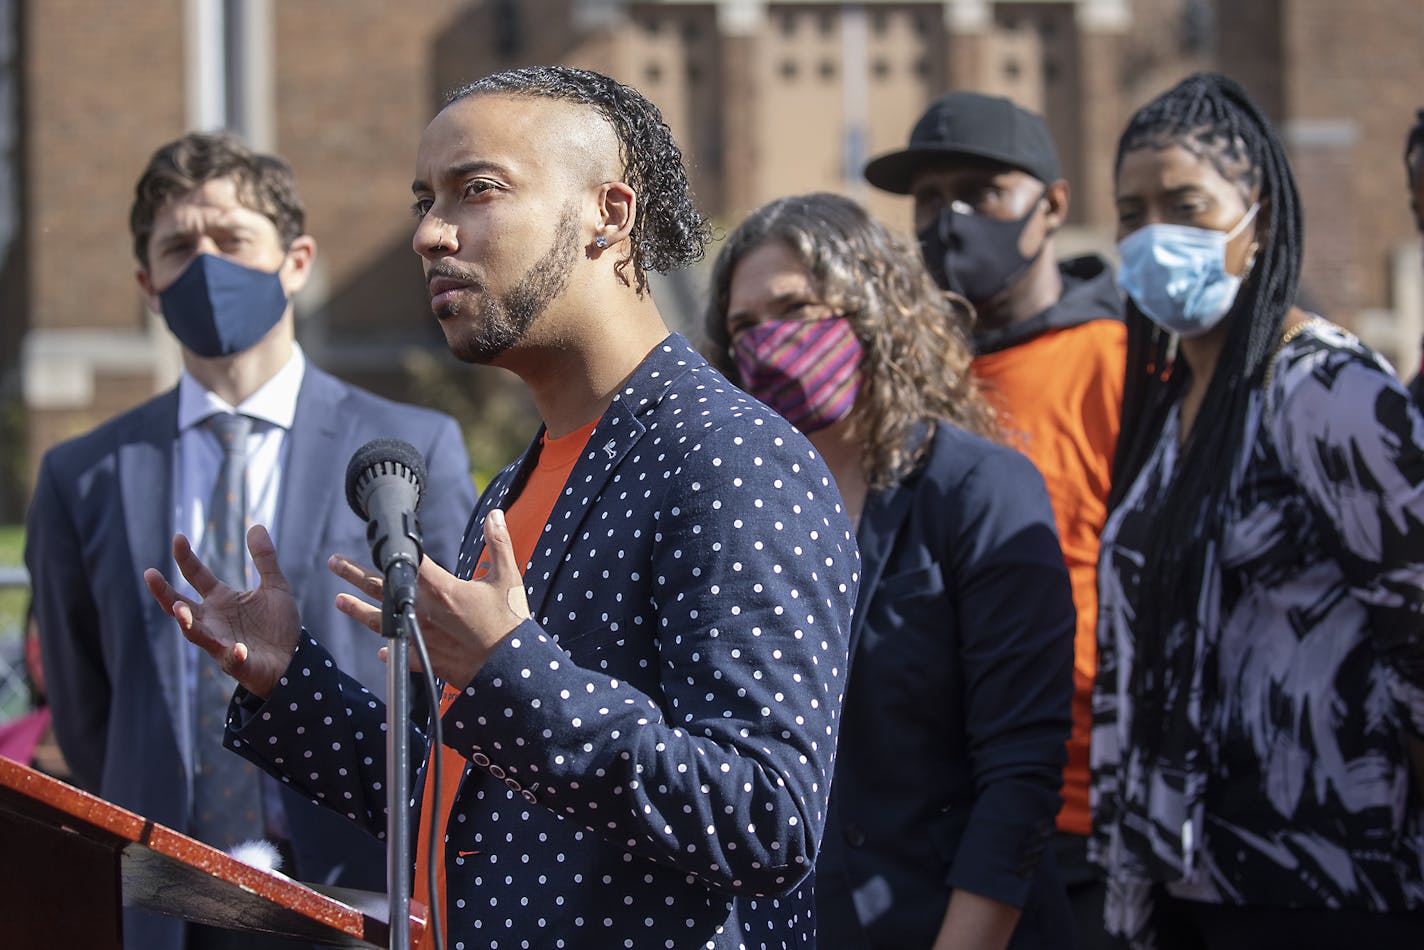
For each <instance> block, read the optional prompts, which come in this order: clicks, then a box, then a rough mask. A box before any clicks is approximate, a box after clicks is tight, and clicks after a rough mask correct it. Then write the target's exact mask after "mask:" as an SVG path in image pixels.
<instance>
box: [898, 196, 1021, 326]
mask: <svg viewBox="0 0 1424 950" xmlns="http://www.w3.org/2000/svg"><path fill="white" fill-rule="evenodd" d="M1042 200H1043V199H1042V197H1041V196H1040V197H1039V199H1038V201H1035V202H1034V203H1033V207H1031V208H1029V210H1028V213H1027V214H1025V215H1024V216H1023V217H1022V218H1017V219H1015V220H1012V221H998V220H995V219H994V218H986V217H984V216H983V215H978V214H964V213H963V212H960V211H955V210H954V209H953V208H945V209H944V210H943V211H941V212H940V213H939V217H938V218H936V219H935V221H934V223H933V224H931V225H930V226H929V227H927V228H925V229H924V230H923V231H921V232H920V233H919V235H918V237H919V239H920V252H921V253H922V254H923V255H924V258H925V266H926V268H928V270H929V272H930V276H932V277H933V278H934V279H935V283H937V284H939V286H940V288H941V289H943V290H949V291H953V292H954V293H957V294H960V295H961V296H963V297H966V298H968V299H969V302H970V303H972V304H975V305H978V304H982V303H983V302H984V301H986V300H989V299H990V298H992V297H993V296H994V295H995V294H997V293H999V292H1000V291H1001V290H1003V289H1004V288H1005V287H1008V286H1009V285H1010V284H1012V283H1013V282H1014V281H1016V280H1018V279H1019V278H1020V277H1021V276H1023V273H1024V271H1026V270H1028V269H1029V267H1031V266H1032V265H1033V262H1034V261H1036V260H1038V258H1039V255H1041V254H1042V253H1043V246H1044V245H1043V244H1040V245H1039V246H1038V250H1037V251H1035V252H1034V255H1033V256H1032V257H1024V256H1023V254H1021V253H1020V252H1019V238H1020V237H1021V236H1022V235H1023V231H1024V228H1025V227H1027V226H1028V219H1029V218H1031V217H1033V213H1034V212H1035V211H1037V210H1038V203H1039V201H1042ZM1046 243H1047V242H1046V241H1045V242H1044V244H1046Z"/></svg>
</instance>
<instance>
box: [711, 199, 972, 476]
mask: <svg viewBox="0 0 1424 950" xmlns="http://www.w3.org/2000/svg"><path fill="white" fill-rule="evenodd" d="M771 243H779V244H782V245H784V246H785V247H786V248H788V249H789V250H790V251H791V252H792V253H793V254H794V255H795V257H796V258H797V260H799V261H800V262H801V265H802V266H803V267H805V268H806V270H807V272H808V273H810V275H811V278H812V281H813V284H814V286H815V288H816V290H817V293H818V294H819V296H820V302H822V303H824V304H826V305H827V306H829V307H830V308H831V309H832V310H834V311H836V312H837V313H839V314H844V315H845V316H846V317H847V318H848V319H849V320H850V323H851V326H852V328H853V329H854V331H855V335H856V338H857V339H858V340H859V341H860V345H861V348H862V350H863V356H862V360H861V367H860V368H861V373H862V379H861V386H860V392H859V394H858V395H857V397H856V402H855V412H854V415H853V416H852V417H851V425H852V426H853V427H854V428H853V436H854V437H855V438H856V439H857V440H859V441H860V442H861V444H862V445H864V446H865V452H864V458H865V476H866V480H867V481H868V482H869V483H870V485H871V487H872V488H886V487H889V486H891V485H893V484H895V483H896V482H898V481H900V480H901V479H903V478H904V477H905V476H906V475H908V474H909V473H910V472H911V471H912V470H913V469H914V467H915V466H916V464H917V463H918V462H919V460H920V459H921V458H922V457H923V455H924V453H925V450H926V448H927V441H926V439H925V435H927V434H928V433H927V432H926V423H932V422H934V421H937V420H943V421H946V422H950V423H953V424H954V425H957V426H959V427H960V428H963V429H967V430H969V431H970V432H974V433H976V434H978V435H982V436H985V437H988V438H992V439H997V438H998V429H997V426H996V423H995V419H994V412H993V410H992V409H991V408H990V406H989V404H988V402H987V401H986V400H985V399H984V397H983V395H982V394H981V393H980V391H979V388H978V384H977V383H976V382H975V380H974V378H973V377H972V376H971V375H970V373H969V363H970V361H971V359H972V355H971V353H970V350H969V344H968V342H967V340H966V333H967V332H968V327H969V324H970V323H971V322H972V319H973V311H972V309H971V308H970V306H969V303H968V301H966V300H964V298H962V297H959V296H956V295H953V294H946V293H944V292H943V291H941V290H940V289H939V287H937V286H936V285H935V283H934V281H933V279H931V277H930V276H929V272H928V271H926V270H925V266H924V263H923V261H922V260H921V259H920V254H919V250H918V248H916V247H911V246H910V245H909V244H907V242H905V241H904V240H901V239H900V238H898V237H896V236H895V235H894V234H893V233H891V231H890V230H889V229H888V228H886V227H885V226H884V225H882V224H881V223H879V222H878V221H876V220H875V219H874V218H872V217H871V216H870V215H869V214H868V213H866V211H865V209H864V208H862V207H861V206H860V205H858V204H856V203H855V202H854V201H851V200H850V199H848V198H843V197H841V196H840V195H832V194H825V193H821V194H810V195H800V196H796V197H791V198H781V199H779V200H777V201H773V202H772V203H771V204H768V205H765V206H763V207H762V208H760V209H758V210H757V211H754V212H753V213H752V214H751V215H750V216H749V217H748V218H747V219H746V220H745V221H743V222H742V224H741V226H740V227H738V228H737V230H736V231H734V232H733V233H732V235H731V236H730V237H729V238H727V241H726V243H725V244H724V245H723V247H722V250H721V253H719V254H718V255H717V263H716V265H715V266H714V267H713V271H712V287H711V294H710V297H711V299H710V301H709V302H708V306H707V312H706V317H705V327H704V329H705V333H706V336H707V340H708V345H707V351H708V352H707V356H708V359H709V361H710V362H711V363H712V364H713V365H714V366H716V367H717V368H718V369H720V370H721V371H722V372H723V373H724V374H725V375H726V376H727V378H728V379H730V380H731V381H732V382H734V383H736V384H737V385H739V386H740V385H743V383H742V380H741V377H740V374H739V373H738V372H737V367H736V364H735V363H734V362H733V361H732V358H731V353H730V348H731V342H732V341H731V336H730V335H729V334H728V332H727V315H728V306H729V303H730V298H731V288H732V275H733V273H734V272H735V271H736V269H737V265H738V264H740V263H741V261H742V260H743V259H744V258H745V257H746V256H747V255H748V254H750V253H752V252H753V251H755V250H757V249H758V248H760V247H763V246H765V245H767V244H771Z"/></svg>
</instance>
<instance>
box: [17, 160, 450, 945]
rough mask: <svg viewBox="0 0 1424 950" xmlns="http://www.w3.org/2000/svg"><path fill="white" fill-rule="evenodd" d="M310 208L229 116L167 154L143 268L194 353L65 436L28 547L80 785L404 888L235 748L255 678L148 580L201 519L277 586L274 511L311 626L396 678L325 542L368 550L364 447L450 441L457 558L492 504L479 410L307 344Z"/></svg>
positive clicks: (446, 499) (440, 453)
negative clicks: (137, 402) (413, 393)
mask: <svg viewBox="0 0 1424 950" xmlns="http://www.w3.org/2000/svg"><path fill="white" fill-rule="evenodd" d="M304 223H305V215H304V211H303V208H302V204H301V199H300V198H299V197H298V195H297V191H296V183H295V180H294V178H293V175H292V171H291V168H290V167H289V166H288V165H287V163H286V162H285V161H283V160H282V159H280V158H278V157H276V156H271V155H261V154H257V153H254V152H252V151H250V150H249V149H247V148H246V147H245V146H244V145H243V144H242V143H241V142H239V141H238V140H237V139H235V138H234V137H232V136H230V135H228V134H224V133H218V134H189V135H186V136H184V137H183V138H181V139H179V140H177V141H175V142H172V143H169V144H168V145H165V146H163V147H162V148H160V149H159V150H158V151H157V152H155V153H154V155H153V158H152V159H151V160H150V162H149V165H148V168H147V169H146V170H145V172H144V174H143V176H142V178H140V180H139V182H138V185H137V189H136V194H135V199H134V205H133V209H132V213H131V216H130V228H131V230H132V232H133V241H134V253H135V255H136V256H137V258H138V273H137V277H138V283H139V287H140V288H141V289H142V291H143V293H144V295H145V297H146V298H147V301H148V304H149V306H150V307H152V308H153V309H154V310H155V311H156V312H159V313H162V315H163V317H164V320H165V322H166V323H167V325H168V328H169V329H170V330H171V331H172V333H173V334H174V336H175V337H176V338H177V339H178V342H179V343H180V344H181V347H182V353H183V366H184V369H183V374H182V377H181V378H180V380H179V383H178V385H177V387H176V388H174V389H173V390H170V391H169V392H167V393H164V394H163V395H161V396H158V397H156V398H155V399H152V400H150V401H149V402H146V403H144V404H143V405H141V406H139V407H138V408H136V409H133V410H131V411H130V412H127V413H125V414H123V415H121V416H119V417H118V418H116V419H113V420H111V421H109V422H107V423H105V424H104V425H101V426H99V427H98V428H97V429H95V430H93V431H92V432H89V433H87V434H85V435H82V436H80V437H78V438H75V439H72V440H70V441H68V442H65V443H63V444H61V445H59V446H56V447H55V448H54V449H52V450H51V451H50V452H48V453H47V454H46V455H45V457H44V460H43V462H42V463H41V466H40V473H39V478H38V480H37V484H36V487H35V494H34V499H33V502H32V504H31V507H30V513H29V524H28V529H27V531H26V549H25V560H26V563H27V564H28V566H29V569H30V574H31V576H32V578H33V583H34V594H35V605H36V611H37V614H38V618H39V624H40V629H41V631H42V640H43V658H44V668H45V674H46V679H47V680H48V681H49V684H50V703H51V706H52V708H53V711H54V724H55V731H56V734H57V735H58V738H59V742H60V745H61V747H62V749H63V751H64V755H65V758H66V759H67V760H68V762H69V764H70V766H71V767H72V769H73V775H74V781H75V783H76V784H78V785H80V786H81V787H83V788H86V789H88V790H90V791H93V792H95V793H96V794H99V795H101V796H103V797H104V798H106V799H108V800H110V801H112V802H114V803H116V804H118V805H120V806H122V807H125V808H128V809H131V810H133V811H136V812H138V813H140V814H142V815H144V816H146V817H148V818H151V819H153V820H155V821H158V822H160V823H162V824H164V825H168V826H170V827H172V828H175V829H177V830H179V831H184V832H187V833H190V834H193V835H194V836H196V837H199V838H201V839H203V840H206V841H208V842H209V843H210V844H213V845H215V846H218V847H222V848H229V847H231V846H232V845H233V844H234V843H236V842H237V841H238V840H241V839H245V838H258V837H261V838H267V839H268V840H271V841H273V842H274V843H276V844H277V845H278V848H279V850H280V851H281V852H282V854H283V856H284V858H285V859H286V862H287V867H285V868H284V870H285V872H286V873H288V874H289V875H291V876H294V877H297V878H300V879H302V880H307V881H316V882H326V883H335V884H343V885H346V886H352V887H365V888H371V889H382V888H383V887H384V878H385V874H384V869H385V862H384V856H383V855H384V849H383V846H382V844H381V842H379V841H377V840H376V839H375V838H372V837H370V836H368V835H366V834H364V833H363V832H362V831H361V830H360V829H359V828H357V827H356V826H354V825H351V824H349V823H347V822H345V821H343V820H342V819H341V818H340V817H338V816H336V815H334V814H332V813H331V812H329V811H327V810H325V809H321V808H317V807H316V806H314V805H313V804H312V803H311V802H310V801H309V800H307V799H306V798H305V797H303V796H301V795H298V794H295V793H293V792H292V791H291V790H290V789H288V788H285V787H282V786H279V785H278V783H276V782H275V781H273V780H272V779H270V778H268V777H267V776H264V775H262V774H261V773H260V772H258V771H257V770H256V769H255V768H254V767H253V766H251V765H249V764H248V763H246V762H244V761H242V760H241V759H240V758H239V757H238V756H236V755H233V754H231V753H230V752H227V751H226V750H223V749H222V748H221V746H220V740H221V737H222V728H223V718H224V714H225V710H226V705H227V696H228V695H230V694H231V692H232V682H231V680H227V681H226V682H222V681H214V680H213V677H214V674H212V673H211V670H207V671H205V670H204V669H203V668H204V667H211V666H212V664H210V663H201V664H200V663H199V660H201V659H202V658H201V656H200V651H198V650H197V649H196V648H194V647H192V646H190V645H189V644H188V643H186V642H185V640H184V639H183V636H182V634H181V633H179V630H178V627H177V625H176V624H175V623H174V622H173V620H172V618H170V617H168V616H166V615H165V614H164V613H163V611H162V609H161V608H159V606H158V605H157V604H156V603H154V601H153V599H152V598H151V597H149V596H148V594H147V592H146V591H145V589H144V584H143V578H142V574H143V569H144V568H145V567H148V566H150V565H153V564H162V563H171V558H172V554H171V550H170V539H171V538H172V537H173V535H174V533H175V531H181V532H183V533H184V534H187V535H188V536H189V537H190V538H192V539H193V541H194V544H195V545H197V546H199V547H200V549H202V550H205V551H208V552H209V554H210V556H212V557H214V558H220V557H221V552H220V550H219V549H221V548H227V549H228V551H229V553H230V552H231V551H232V550H235V551H236V552H237V553H236V555H235V556H234V559H233V560H231V561H230V564H231V565H232V570H233V572H234V574H235V577H234V579H233V580H234V582H235V583H237V584H242V585H246V584H252V585H253V586H255V581H256V578H255V577H254V576H253V573H252V571H253V569H252V566H251V564H250V563H246V554H245V545H243V544H241V541H240V538H238V539H236V540H237V544H236V546H235V548H233V547H231V544H232V541H233V540H234V539H232V538H224V535H226V534H231V533H232V531H233V530H234V529H235V530H237V531H239V532H240V530H241V527H242V526H243V525H245V524H254V523H261V524H265V525H268V526H269V530H271V531H273V532H274V533H276V534H278V535H280V537H281V539H282V553H283V557H282V569H283V571H284V572H285V574H286V576H287V578H288V580H289V581H290V583H291V586H292V589H293V591H294V592H295V593H296V596H297V598H298V600H299V602H300V603H301V605H302V616H303V617H305V618H307V622H308V623H309V624H310V625H311V629H310V632H311V633H312V635H313V636H315V637H316V638H318V639H319V640H321V641H322V642H323V644H324V645H325V646H326V648H327V649H329V650H330V651H331V652H332V653H333V654H334V655H335V656H336V657H337V658H338V659H339V660H340V662H341V664H342V665H343V666H349V667H350V668H355V669H358V670H361V671H363V674H364V675H362V678H363V679H364V680H365V681H366V682H368V683H382V682H384V674H383V670H382V666H381V664H380V662H379V660H378V658H377V655H376V651H377V648H378V646H379V644H378V642H377V638H373V637H372V636H371V633H370V631H368V630H366V629H365V628H363V627H361V626H360V625H358V624H356V623H355V622H353V621H352V620H351V619H350V618H348V617H346V616H345V615H343V614H341V613H339V612H338V611H337V610H336V609H335V607H334V606H333V604H334V601H335V597H336V594H337V592H338V591H340V590H343V589H344V588H345V585H344V584H342V582H341V581H339V580H338V579H337V578H336V577H334V576H333V575H332V574H331V572H330V571H328V570H327V569H326V568H325V560H326V558H327V557H328V556H329V555H331V554H333V553H338V552H339V553H342V554H344V555H346V556H347V557H353V556H355V557H360V558H361V559H362V560H366V559H367V556H368V555H369V548H368V546H367V544H366V540H365V534H364V529H365V525H364V523H363V522H362V521H361V520H360V519H358V518H357V517H356V516H355V515H354V514H352V513H351V511H350V510H349V509H348V508H347V505H346V502H345V498H344V496H343V493H342V482H343V475H344V471H345V466H346V462H347V459H348V458H349V457H350V456H351V454H352V452H353V451H354V450H355V449H357V448H359V447H360V446H361V445H363V444H364V443H366V442H367V441H369V440H370V439H373V438H377V437H390V436H395V437H399V438H401V439H404V440H406V441H408V442H410V443H411V444H412V445H414V446H415V447H416V448H417V449H418V450H419V451H420V452H421V453H422V454H424V455H425V457H426V459H427V460H428V465H429V476H430V477H429V484H428V486H427V488H428V491H427V494H426V497H425V500H424V502H423V504H422V508H421V514H422V523H423V524H424V526H425V529H426V530H425V542H426V550H427V552H428V553H429V554H430V556H431V557H432V558H433V559H434V560H436V561H438V562H442V563H445V564H447V565H449V566H453V563H454V558H455V554H456V551H457V546H458V542H459V540H460V535H461V529H462V528H463V527H464V525H465V523H466V521H467V519H468V517H469V513H470V511H471V509H472V508H473V505H474V488H473V485H472V483H471V480H470V476H469V460H468V458H467V456H466V454H465V449H464V444H463V442H462V440H461V437H460V433H459V430H458V428H457V427H456V425H455V422H454V420H453V419H451V418H449V417H448V416H446V415H443V414H440V413H437V412H433V411H430V410H427V409H420V408H416V407H413V406H408V405H402V404H399V403H394V402H390V401H387V400H384V399H381V398H379V397H377V396H375V395H372V394H371V393H368V392H365V391H363V390H360V389H357V388H355V387H352V386H349V385H347V384H345V383H343V382H340V381H339V380H337V379H335V378H334V377H332V376H330V375H328V374H326V373H324V372H322V371H321V370H319V369H317V368H316V367H315V366H312V365H310V364H309V363H307V362H306V359H305V358H304V356H303V354H302V351H301V348H300V347H299V346H298V345H297V343H296V341H295V335H294V332H293V313H292V305H291V298H292V297H293V296H294V295H295V294H296V293H297V291H299V290H300V289H301V288H302V287H303V286H304V285H305V283H306V281H307V279H308V277H309V276H310V273H311V268H312V263H313V260H314V259H315V255H316V242H315V240H314V239H313V238H312V237H311V236H310V235H308V234H306V233H305V227H304ZM225 447H226V448H225ZM217 675H221V674H217ZM124 935H125V945H126V946H130V947H143V948H146V950H154V948H157V950H185V948H186V950H209V948H215V947H224V948H226V947H232V948H236V947H242V948H255V947H261V946H265V945H267V943H270V941H268V942H267V943H264V942H263V938H260V937H254V936H248V935H235V934H229V933H228V932H225V931H219V930H213V929H209V928H202V927H185V926H184V925H183V924H182V923H181V922H179V921H177V920H175V919H172V918H162V917H157V916H152V915H148V914H143V913H139V912H126V913H125V917H124ZM273 945H274V946H276V945H280V946H282V947H291V946H292V944H289V943H281V944H273Z"/></svg>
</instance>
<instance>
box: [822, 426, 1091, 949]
mask: <svg viewBox="0 0 1424 950" xmlns="http://www.w3.org/2000/svg"><path fill="white" fill-rule="evenodd" d="M1053 524H1054V522H1053V512H1052V511H1051V510H1050V507H1049V502H1048V496H1047V494H1046V492H1045V489H1044V485H1043V479H1042V478H1041V477H1040V475H1039V473H1038V470H1037V469H1035V468H1034V466H1033V464H1032V463H1030V462H1029V461H1028V459H1026V458H1025V457H1024V456H1022V455H1020V454H1019V453H1018V452H1015V451H1013V450H1011V449H1007V448H1004V447H1002V446H999V445H994V444H992V443H990V442H988V441H986V440H984V439H981V438H979V437H977V436H973V435H970V434H968V433H966V432H964V431H963V430H960V429H957V428H954V427H951V426H947V425H940V426H938V427H937V428H936V430H935V431H934V434H933V441H932V443H931V445H930V448H929V453H928V457H927V458H926V459H925V461H924V462H923V463H922V465H921V466H920V468H919V469H918V470H917V471H915V472H914V473H913V474H912V475H911V476H910V477H908V478H906V479H905V480H904V481H902V482H901V483H900V484H898V485H896V486H895V487H894V488H891V489H889V490H886V491H878V492H873V493H872V494H871V495H870V497H869V498H868V499H867V502H866V506H865V511H864V513H863V515H862V516H861V521H860V525H859V529H858V531H857V537H858V540H859V542H860V547H861V565H862V581H861V587H860V594H859V598H858V600H857V605H856V616H855V622H854V625H853V626H852V636H851V644H852V647H851V649H852V653H851V675H850V684H849V688H848V690H847V692H846V701H845V709H844V712H843V714H842V719H841V736H840V747H839V751H838V752H837V758H836V773H835V782H834V784H833V786H832V789H831V820H830V824H829V825H828V827H827V830H826V837H825V841H824V843H823V845H822V850H821V862H820V864H819V865H818V867H817V881H816V898H817V913H818V921H817V922H818V925H819V930H820V935H821V942H822V944H823V945H824V946H827V947H836V948H868V947H877V948H879V947H884V948H892V947H893V948H897V950H910V948H915V947H929V946H930V944H931V943H932V942H933V940H934V935H935V934H936V933H937V932H938V930H939V927H940V924H941V922H942V920H943V918H944V913H945V909H946V907H947V905H948V902H949V897H950V892H951V891H952V890H953V889H954V888H961V887H962V888H965V889H966V890H969V891H973V892H974V893H976V894H980V895H983V896H985V897H990V898H993V899H994V900H998V901H1002V902H1004V903H1007V904H1011V905H1013V906H1016V907H1021V908H1023V910H1024V916H1023V917H1022V918H1021V921H1020V924H1019V928H1018V932H1017V933H1016V935H1015V939H1014V943H1013V946H1015V947H1061V946H1071V945H1072V942H1071V941H1072V929H1073V924H1072V918H1071V916H1070V914H1069V909H1068V905H1067V903H1066V898H1065V897H1064V895H1063V890H1062V885H1061V883H1060V882H1059V881H1058V880H1057V876H1056V873H1055V872H1054V871H1053V869H1052V868H1051V866H1050V864H1051V859H1049V861H1048V862H1045V861H1044V860H1043V858H1044V844H1045V842H1046V841H1047V840H1048V838H1049V836H1050V834H1051V833H1052V831H1053V821H1054V816H1055V815H1056V814H1057V813H1058V808H1059V805H1060V798H1059V796H1058V790H1059V788H1060V786H1061V784H1062V770H1063V761H1064V756H1065V754H1066V753H1065V747H1064V743H1065V741H1066V740H1067V738H1068V732H1069V729H1070V727H1071V720H1070V706H1069V704H1070V701H1071V697H1072V690H1073V684H1072V663H1073V629H1074V610H1073V600H1072V594H1071V591H1070V589H1069V583H1068V573H1067V570H1066V569H1065V568H1064V566H1063V557H1062V554H1061V552H1060V551H1059V547H1058V540H1057V535H1056V533H1055V530H1054V527H1053Z"/></svg>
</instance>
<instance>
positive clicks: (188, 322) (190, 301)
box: [158, 254, 287, 359]
mask: <svg viewBox="0 0 1424 950" xmlns="http://www.w3.org/2000/svg"><path fill="white" fill-rule="evenodd" d="M280 274H281V268H278V269H277V270H275V271H271V272H268V271H262V270H253V269H252V268H250V267H243V266H242V265H241V264H234V263H233V262H232V261H229V260H224V259H223V258H221V257H215V256H213V255H212V254H199V255H198V256H197V257H195V258H193V260H192V261H191V262H190V263H189V264H188V266H187V267H185V268H183V273H181V274H179V275H178V279H177V280H175V281H174V282H173V283H172V284H170V285H169V286H168V289H167V290H164V291H162V292H161V293H159V295H158V301H159V304H160V305H161V306H162V307H163V319H164V321H165V322H166V323H167V324H168V329H170V330H172V331H173V335H174V336H176V337H177V338H178V342H180V343H182V344H183V345H184V346H185V347H187V348H188V349H190V350H192V351H193V352H194V353H196V354H197V355H199V356H203V357H207V358H209V359H212V358H214V357H218V356H232V355H233V354H234V353H241V352H242V351H243V350H245V349H247V348H248V347H250V346H252V345H253V344H254V343H256V342H257V341H258V340H260V339H262V338H263V337H264V336H266V335H267V331H269V330H271V329H272V328H273V327H274V326H276V325H277V321H278V320H280V319H282V314H284V313H286V312H287V293H286V291H285V290H283V289H282V280H281V276H280Z"/></svg>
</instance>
